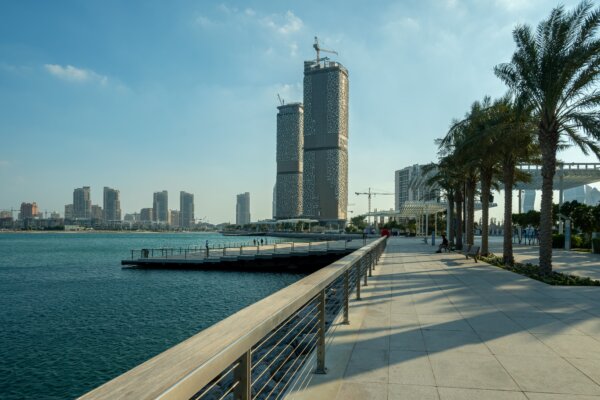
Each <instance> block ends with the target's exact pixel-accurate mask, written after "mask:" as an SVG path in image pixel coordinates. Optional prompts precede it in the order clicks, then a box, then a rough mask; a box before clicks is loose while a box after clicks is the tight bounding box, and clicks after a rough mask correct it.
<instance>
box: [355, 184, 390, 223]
mask: <svg viewBox="0 0 600 400" xmlns="http://www.w3.org/2000/svg"><path fill="white" fill-rule="evenodd" d="M354 193H355V194H356V195H357V196H362V195H366V196H367V198H368V199H369V214H371V197H372V196H378V195H379V196H393V195H394V193H385V192H372V191H371V188H369V191H368V192H354ZM369 217H370V215H368V216H367V223H369ZM369 224H370V223H369Z"/></svg>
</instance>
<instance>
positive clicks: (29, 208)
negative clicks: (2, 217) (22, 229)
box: [11, 201, 38, 220]
mask: <svg viewBox="0 0 600 400" xmlns="http://www.w3.org/2000/svg"><path fill="white" fill-rule="evenodd" d="M37 214H38V206H37V203H36V202H35V201H34V202H33V203H21V210H20V213H19V219H20V220H24V219H26V218H36V217H37ZM11 217H12V216H11Z"/></svg>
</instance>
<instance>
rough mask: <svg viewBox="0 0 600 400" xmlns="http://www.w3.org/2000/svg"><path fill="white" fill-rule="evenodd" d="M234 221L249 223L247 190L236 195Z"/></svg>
mask: <svg viewBox="0 0 600 400" xmlns="http://www.w3.org/2000/svg"><path fill="white" fill-rule="evenodd" d="M235 223H236V225H246V224H249V223H250V193H248V192H246V193H242V194H238V195H237V203H236V206H235Z"/></svg>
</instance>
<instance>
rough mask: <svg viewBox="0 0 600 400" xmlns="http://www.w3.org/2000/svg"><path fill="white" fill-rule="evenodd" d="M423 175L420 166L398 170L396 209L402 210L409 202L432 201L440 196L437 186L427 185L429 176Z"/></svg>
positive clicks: (396, 178)
mask: <svg viewBox="0 0 600 400" xmlns="http://www.w3.org/2000/svg"><path fill="white" fill-rule="evenodd" d="M431 173H433V171H432V172H430V173H429V174H425V175H424V174H423V166H422V165H419V164H414V165H411V166H410V167H406V168H402V169H400V170H397V171H396V172H395V174H394V178H395V193H394V194H395V196H394V197H395V207H396V210H400V209H401V208H402V205H404V203H405V202H407V201H432V200H436V199H437V198H439V196H440V190H439V188H438V187H437V186H431V185H428V184H427V178H428V176H429V175H430V174H431Z"/></svg>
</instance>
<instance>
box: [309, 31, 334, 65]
mask: <svg viewBox="0 0 600 400" xmlns="http://www.w3.org/2000/svg"><path fill="white" fill-rule="evenodd" d="M313 48H314V49H315V50H316V51H317V64H318V63H319V61H321V52H324V53H332V54H335V55H336V56H337V55H338V53H337V51H335V50H328V49H324V48H322V47H321V46H320V45H319V38H317V37H316V36H315V43H314V44H313ZM323 59H324V60H325V59H327V57H325V58H323Z"/></svg>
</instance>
